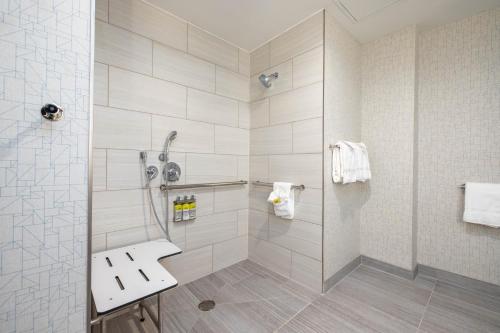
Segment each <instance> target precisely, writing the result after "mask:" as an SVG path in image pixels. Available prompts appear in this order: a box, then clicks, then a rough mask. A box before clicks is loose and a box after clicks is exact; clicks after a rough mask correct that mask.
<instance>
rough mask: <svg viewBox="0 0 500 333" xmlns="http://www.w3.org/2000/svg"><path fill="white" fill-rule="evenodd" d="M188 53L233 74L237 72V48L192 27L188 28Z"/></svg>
mask: <svg viewBox="0 0 500 333" xmlns="http://www.w3.org/2000/svg"><path fill="white" fill-rule="evenodd" d="M188 52H189V53H191V54H192V55H195V56H197V57H200V58H202V59H205V60H208V61H210V62H211V63H214V64H217V65H219V66H222V67H225V68H228V69H230V70H232V71H233V72H237V71H238V48H236V47H234V46H232V45H230V44H228V43H226V42H225V41H223V40H222V39H219V38H217V37H215V36H213V35H210V34H208V33H206V32H204V31H202V30H200V29H198V28H196V27H194V26H192V25H189V28H188Z"/></svg>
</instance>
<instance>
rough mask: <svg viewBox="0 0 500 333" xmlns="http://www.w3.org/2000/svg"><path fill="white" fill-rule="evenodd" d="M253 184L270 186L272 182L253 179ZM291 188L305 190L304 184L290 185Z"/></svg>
mask: <svg viewBox="0 0 500 333" xmlns="http://www.w3.org/2000/svg"><path fill="white" fill-rule="evenodd" d="M252 184H253V185H256V186H268V187H272V186H273V183H265V182H260V181H255V182H252ZM292 188H293V189H294V190H305V189H306V187H305V186H304V185H302V184H301V185H292Z"/></svg>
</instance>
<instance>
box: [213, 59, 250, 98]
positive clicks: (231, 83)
mask: <svg viewBox="0 0 500 333" xmlns="http://www.w3.org/2000/svg"><path fill="white" fill-rule="evenodd" d="M215 81H216V84H215V86H216V88H215V91H216V92H217V94H219V95H222V96H226V97H230V98H235V99H237V100H240V101H243V102H249V101H250V92H249V87H250V79H249V78H248V77H247V76H245V75H242V74H238V73H235V72H232V71H230V70H227V69H225V68H222V67H219V66H217V67H216V69H215Z"/></svg>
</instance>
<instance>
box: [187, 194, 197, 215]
mask: <svg viewBox="0 0 500 333" xmlns="http://www.w3.org/2000/svg"><path fill="white" fill-rule="evenodd" d="M189 201H190V202H189V219H191V220H193V219H195V218H196V198H195V197H194V194H193V195H191V199H190V200H189Z"/></svg>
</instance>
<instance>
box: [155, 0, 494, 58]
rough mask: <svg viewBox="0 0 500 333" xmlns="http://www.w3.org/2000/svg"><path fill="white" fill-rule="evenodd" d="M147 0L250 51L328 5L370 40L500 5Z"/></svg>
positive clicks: (468, 0) (453, 0) (403, 0)
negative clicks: (410, 26)
mask: <svg viewBox="0 0 500 333" xmlns="http://www.w3.org/2000/svg"><path fill="white" fill-rule="evenodd" d="M146 1H147V2H149V3H151V4H153V5H156V6H158V7H160V8H163V9H165V10H167V11H169V12H171V13H172V14H174V15H176V16H178V17H180V18H182V19H184V20H186V21H188V22H191V23H193V24H194V25H196V26H198V27H200V28H202V29H204V30H206V31H209V32H211V33H212V34H214V35H216V36H218V37H220V38H223V39H225V40H226V41H228V42H230V43H232V44H234V45H236V46H238V47H241V48H243V49H245V50H250V51H251V50H254V49H255V48H257V47H258V46H260V45H262V44H264V43H265V42H267V41H269V40H270V39H272V38H273V37H275V36H277V35H279V34H281V33H282V32H284V31H285V30H287V29H289V28H290V27H292V26H294V25H296V24H297V23H298V22H300V21H302V20H304V19H305V18H307V17H309V16H310V15H312V14H313V13H315V12H317V11H318V10H320V9H321V8H325V7H330V8H332V10H333V12H334V15H335V17H336V18H337V20H338V21H339V23H340V24H342V25H343V26H344V27H345V28H346V29H347V30H349V31H350V32H351V33H352V34H353V36H354V37H355V38H357V39H358V40H359V41H360V42H367V41H370V40H373V39H375V38H378V37H380V36H383V35H385V34H387V33H390V32H393V31H397V30H399V29H402V28H404V27H406V26H408V25H412V24H418V25H419V26H422V27H424V28H425V27H429V26H434V25H437V24H442V23H446V22H450V21H453V20H456V19H460V18H462V17H465V16H468V15H472V14H475V13H478V12H480V11H483V10H486V9H489V8H493V7H497V6H500V0H146ZM339 1H340V2H341V4H338V2H339Z"/></svg>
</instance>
